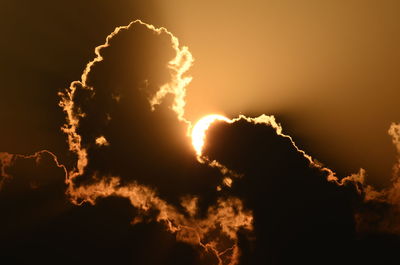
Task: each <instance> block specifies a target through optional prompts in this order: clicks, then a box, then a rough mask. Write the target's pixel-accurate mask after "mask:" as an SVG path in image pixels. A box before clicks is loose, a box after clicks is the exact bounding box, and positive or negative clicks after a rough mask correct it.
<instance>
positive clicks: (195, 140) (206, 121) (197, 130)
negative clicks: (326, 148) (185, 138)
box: [192, 114, 231, 156]
mask: <svg viewBox="0 0 400 265" xmlns="http://www.w3.org/2000/svg"><path fill="white" fill-rule="evenodd" d="M216 120H219V121H226V122H231V120H229V119H228V118H226V117H224V116H222V115H218V114H211V115H207V116H204V117H203V118H201V119H200V120H199V121H198V122H197V123H196V125H194V127H193V130H192V145H193V147H194V150H195V151H196V154H197V155H198V156H201V153H202V149H203V146H204V140H205V138H206V131H207V129H208V127H210V125H211V123H213V122H214V121H216Z"/></svg>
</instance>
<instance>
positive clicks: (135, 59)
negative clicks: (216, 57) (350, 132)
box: [0, 2, 400, 265]
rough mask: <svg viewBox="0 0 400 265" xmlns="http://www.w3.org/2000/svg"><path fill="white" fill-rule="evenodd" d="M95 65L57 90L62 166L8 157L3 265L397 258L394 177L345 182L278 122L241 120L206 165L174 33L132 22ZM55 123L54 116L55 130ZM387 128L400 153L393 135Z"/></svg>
mask: <svg viewBox="0 0 400 265" xmlns="http://www.w3.org/2000/svg"><path fill="white" fill-rule="evenodd" d="M81 5H83V6H84V7H86V8H87V6H86V4H81ZM87 5H89V4H87ZM39 6H42V5H39ZM89 6H90V5H89ZM118 6H120V3H119V2H118V3H116V6H115V8H116V9H117V7H118ZM71 15H73V14H71ZM92 15H93V14H92ZM92 15H91V17H93V16H92ZM96 16H101V14H96ZM96 16H95V17H96ZM42 19H43V21H47V20H46V19H44V18H42ZM98 20H102V18H98ZM40 21H42V20H40ZM93 23H94V22H93ZM35 25H36V24H35ZM38 25H39V26H40V25H41V23H39V24H38ZM35 36H36V35H35ZM77 39H80V38H78V37H76V38H75V39H74V38H72V40H73V41H76V40H77ZM35 40H36V39H35ZM48 45H49V46H50V47H53V46H54V47H58V46H59V45H53V44H48ZM55 54H59V51H58V50H57V51H56V52H55ZM93 56H95V59H93V60H92V61H90V62H89V64H87V65H86V67H85V68H84V71H83V74H82V77H81V80H78V81H74V82H72V83H71V85H70V87H69V88H67V89H66V90H65V91H64V92H62V93H61V98H62V100H61V107H62V108H63V110H64V112H65V113H64V114H65V115H66V125H65V126H64V128H63V131H64V133H65V134H66V135H64V136H67V138H68V148H69V152H66V151H65V153H62V155H61V157H64V158H65V157H67V159H65V160H68V163H65V164H66V166H64V165H61V164H60V162H59V159H58V156H56V155H54V153H52V152H50V151H46V150H44V151H39V152H37V153H34V154H33V155H14V154H10V153H0V162H1V175H2V179H1V184H2V190H1V192H0V211H1V213H2V216H4V218H1V220H0V227H2V229H1V234H0V235H1V238H2V239H3V240H2V243H0V249H1V250H0V259H1V260H7V264H39V263H40V264H43V263H50V262H52V263H54V262H57V263H61V264H71V263H74V264H110V263H113V264H114V263H115V264H174V265H177V264H186V265H187V264H221V265H224V264H231V265H233V264H236V261H240V264H293V263H306V264H310V263H311V264H313V263H315V264H317V263H318V264H321V263H322V264H336V263H340V264H343V263H344V264H346V263H348V264H360V263H363V264H376V263H381V264H382V263H383V264H389V263H390V262H391V261H394V260H396V257H395V255H396V249H397V248H398V246H399V245H400V240H399V237H398V235H397V234H398V232H396V231H397V230H396V229H397V227H398V222H397V220H398V216H399V214H398V212H399V211H398V207H397V205H398V201H399V200H398V197H399V196H398V195H397V194H398V192H397V191H398V189H397V186H398V183H399V182H398V181H397V180H398V178H397V179H395V181H394V185H393V187H392V188H388V189H386V190H383V191H377V190H375V189H374V188H372V187H371V186H368V185H366V184H365V183H364V182H363V181H364V175H363V174H364V173H363V172H364V171H360V173H358V174H354V175H353V176H350V177H347V178H340V177H336V176H335V174H334V172H333V171H331V170H330V169H327V168H324V167H323V166H321V165H320V164H318V163H316V162H314V161H313V160H312V159H311V157H309V156H308V155H306V154H305V153H304V152H303V151H301V150H299V149H298V148H297V146H296V145H295V144H294V142H293V141H292V139H291V138H290V137H288V136H284V135H282V134H281V133H280V132H279V130H280V127H279V126H278V125H277V124H276V123H275V122H274V121H273V122H271V120H270V122H265V120H264V122H257V120H256V119H245V118H242V119H237V120H232V122H231V123H226V122H216V123H215V125H214V126H212V127H211V128H210V130H209V131H208V137H207V141H206V146H205V149H204V154H205V155H206V156H207V157H208V158H209V159H210V160H206V159H205V160H202V163H201V162H199V159H198V157H197V156H196V153H195V151H194V150H193V148H192V146H191V139H190V138H189V137H188V135H187V129H188V127H189V128H190V126H191V124H190V122H189V121H187V120H185V118H184V115H183V114H184V112H183V111H184V104H185V101H184V96H185V92H186V91H185V85H186V84H187V83H188V82H190V78H188V77H187V76H185V72H186V70H187V68H188V67H190V65H191V63H192V60H191V59H192V58H191V55H190V53H189V51H188V50H187V49H186V48H185V47H182V46H179V43H178V40H177V39H176V38H175V37H174V36H173V35H172V34H171V33H170V32H168V31H167V30H166V29H157V28H155V27H152V26H151V25H149V24H145V23H142V22H140V21H136V22H134V23H132V24H130V25H129V26H126V27H118V28H117V29H116V30H115V31H114V32H113V33H112V34H110V35H109V36H108V38H107V40H106V42H105V44H104V45H101V46H98V48H97V49H96V50H95V54H94V55H93ZM87 57H88V56H86V57H85V58H87ZM55 58H58V56H55ZM56 62H57V63H58V62H59V60H56ZM44 64H45V65H47V66H48V65H53V64H54V62H53V63H49V62H45V63H44ZM61 64H62V63H60V65H61ZM11 65H12V64H11ZM82 65H83V63H82ZM46 69H48V68H46ZM48 75H49V74H45V76H48ZM68 78H71V79H74V78H72V77H71V76H68ZM63 80H64V79H63ZM68 80H70V79H68ZM64 81H65V80H64ZM56 83H57V84H62V82H56ZM14 85H16V84H14ZM27 85H28V84H26V83H24V82H22V83H21V86H27ZM53 92H54V91H52V93H53ZM52 95H53V96H51V97H50V98H51V102H52V103H54V105H55V102H53V101H54V98H55V93H53V94H52ZM6 96H7V97H8V94H7V95H6ZM46 102H47V101H46ZM28 109H29V108H28ZM50 112H51V111H50ZM59 116H60V112H58V114H56V116H54V117H52V119H50V120H51V122H52V123H54V124H56V125H57V130H58V127H59V125H60V124H61V122H60V120H59ZM263 118H265V119H267V120H268V119H270V118H271V117H269V116H263ZM54 120H57V121H56V122H55V121H54ZM54 126H55V125H54ZM10 127H12V126H10ZM19 131H21V130H19ZM390 132H391V135H392V137H393V142H394V144H395V145H396V146H397V147H398V146H399V129H398V127H397V125H393V126H392V127H391V131H390ZM5 134H7V135H9V133H5ZM29 135H30V134H29ZM58 137H59V136H57V137H55V138H57V139H58ZM3 138H6V137H3ZM35 139H36V138H35ZM62 142H64V139H62ZM60 149H62V148H60V147H58V148H57V150H60ZM399 150H400V149H399ZM213 159H215V160H216V161H215V162H210V161H212V160H213ZM398 168H399V166H398V164H396V166H395V170H394V174H395V177H396V176H397V175H396V174H398V172H399V171H398ZM232 172H234V174H232ZM227 175H228V176H229V178H227ZM223 183H225V185H223ZM388 220H389V221H390V222H387V221H388ZM253 227H254V230H253ZM396 233H397V234H396Z"/></svg>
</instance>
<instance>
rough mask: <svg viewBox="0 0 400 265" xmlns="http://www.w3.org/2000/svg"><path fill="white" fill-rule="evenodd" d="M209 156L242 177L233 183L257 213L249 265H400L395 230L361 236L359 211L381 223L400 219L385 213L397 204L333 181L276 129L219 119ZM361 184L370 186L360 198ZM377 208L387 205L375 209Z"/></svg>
mask: <svg viewBox="0 0 400 265" xmlns="http://www.w3.org/2000/svg"><path fill="white" fill-rule="evenodd" d="M204 153H205V155H207V156H208V157H209V158H211V159H216V160H218V161H219V162H221V163H223V164H224V165H226V166H227V167H229V168H230V169H233V170H236V171H238V172H240V173H242V174H243V177H241V178H239V179H236V180H235V181H234V182H233V185H232V193H233V194H235V195H236V196H238V197H240V198H243V201H244V204H245V206H246V207H248V208H249V209H252V210H253V214H254V228H255V230H254V234H255V242H253V244H251V242H248V243H245V242H242V244H243V245H245V246H246V244H247V246H248V247H247V251H248V253H247V254H246V255H245V256H243V257H242V259H243V261H244V264H293V263H307V264H320V263H321V262H322V263H323V264H337V263H340V264H377V263H380V262H383V263H385V264H392V263H393V262H394V261H396V254H395V252H391V251H388V249H392V250H393V249H395V248H396V247H398V246H399V244H400V237H398V236H397V235H396V233H395V231H394V229H387V230H386V231H383V232H382V230H381V231H379V232H378V231H377V229H376V223H375V224H372V225H371V223H370V227H368V228H367V229H364V230H363V231H361V230H360V229H359V225H360V223H361V224H362V223H364V222H365V221H366V220H365V219H364V218H365V217H366V216H362V217H360V212H363V214H365V215H367V216H370V215H373V216H375V221H377V220H376V219H379V220H378V222H381V221H384V220H390V221H391V222H393V221H394V222H396V220H397V219H396V218H393V216H382V215H380V213H379V212H381V213H382V208H383V206H382V205H386V207H387V208H390V209H391V208H393V207H397V206H396V205H395V206H392V205H390V204H389V202H388V201H387V200H383V201H381V202H377V201H376V200H370V201H368V199H366V197H368V194H369V193H370V191H368V188H367V187H368V186H367V185H365V184H362V183H359V182H357V181H356V180H357V179H355V180H354V181H352V180H351V179H350V180H347V179H346V178H342V179H344V180H343V181H342V182H343V185H338V183H337V182H336V181H329V180H328V179H329V174H328V172H327V171H325V170H323V168H320V167H316V166H314V165H312V163H310V160H309V159H308V158H307V157H306V156H305V155H304V154H303V153H302V152H299V151H298V150H297V148H296V147H295V146H294V145H293V142H292V140H291V139H290V138H287V137H283V136H282V135H279V134H278V133H277V130H276V129H275V128H273V127H272V126H266V125H265V124H255V123H253V122H249V121H246V120H245V119H240V120H238V121H236V122H234V123H225V122H216V123H215V124H213V125H212V127H210V128H209V130H208V134H207V141H206V145H205V148H204ZM360 174H361V173H360ZM346 180H347V181H346ZM339 183H340V178H339ZM360 185H365V186H363V187H361V189H363V191H362V192H361V193H360V192H359V191H360ZM377 193H378V194H382V193H383V192H377ZM377 204H380V207H376V206H375V207H372V205H377ZM378 209H381V210H380V211H377V210H378ZM383 212H385V211H383ZM386 212H388V211H387V210H386ZM389 212H391V211H390V210H389ZM360 218H361V219H362V220H361V219H360ZM373 227H375V229H373ZM378 230H379V229H378ZM246 240H248V239H245V240H244V241H246ZM377 242H379V243H377ZM390 262H392V263H390ZM394 263H396V262H394Z"/></svg>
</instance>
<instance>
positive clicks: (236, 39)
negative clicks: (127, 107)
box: [156, 0, 400, 182]
mask: <svg viewBox="0 0 400 265" xmlns="http://www.w3.org/2000/svg"><path fill="white" fill-rule="evenodd" d="M156 2H157V4H159V5H160V6H161V8H160V14H161V16H162V17H163V23H164V25H165V26H166V27H167V28H169V29H171V30H172V31H173V32H176V34H177V35H178V36H179V37H180V39H181V42H182V43H183V44H185V45H188V46H189V48H190V50H191V51H192V53H193V55H194V57H195V59H196V61H195V64H194V67H193V70H192V71H191V74H192V75H193V77H194V79H193V82H192V84H191V85H190V89H189V92H188V107H187V113H188V117H189V118H192V119H193V120H196V119H198V118H199V117H200V116H202V115H205V114H208V113H210V112H219V113H224V114H227V115H232V116H236V115H237V114H238V113H245V114H253V115H254V114H261V113H267V114H276V115H277V116H278V120H281V122H282V123H283V125H284V128H285V129H286V131H287V132H289V133H290V134H291V135H292V136H293V137H294V138H295V139H297V142H298V143H299V144H300V145H301V146H302V147H303V148H305V149H306V150H307V151H309V152H310V153H311V154H313V155H315V156H316V157H317V158H319V159H320V160H321V161H322V162H324V163H326V164H327V165H329V166H331V167H334V168H337V169H338V170H339V171H341V172H343V173H344V174H350V173H352V172H355V171H357V170H358V168H360V167H363V168H366V169H368V171H369V173H370V175H371V180H372V181H377V182H381V181H387V180H388V179H389V178H390V177H389V176H390V173H391V166H392V164H393V162H394V154H395V151H394V148H393V147H392V145H391V140H390V137H388V135H387V130H388V128H389V126H390V124H391V122H395V121H399V120H400V108H399V106H398V98H399V96H400V76H399V75H398V70H399V69H400V48H399V47H400V35H399V34H398V33H399V32H400V17H399V15H398V14H399V12H400V3H399V1H360V0H356V1H354V0H352V1H330V0H328V1H317V0H315V1H310V0H305V1H286V0H284V1H270V0H269V1H258V0H257V1H250V2H248V3H246V4H244V3H243V1H225V0H223V1H182V0H172V1H167V2H166V1H156ZM279 118H280V119H279ZM349 146H351V148H349Z"/></svg>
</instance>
